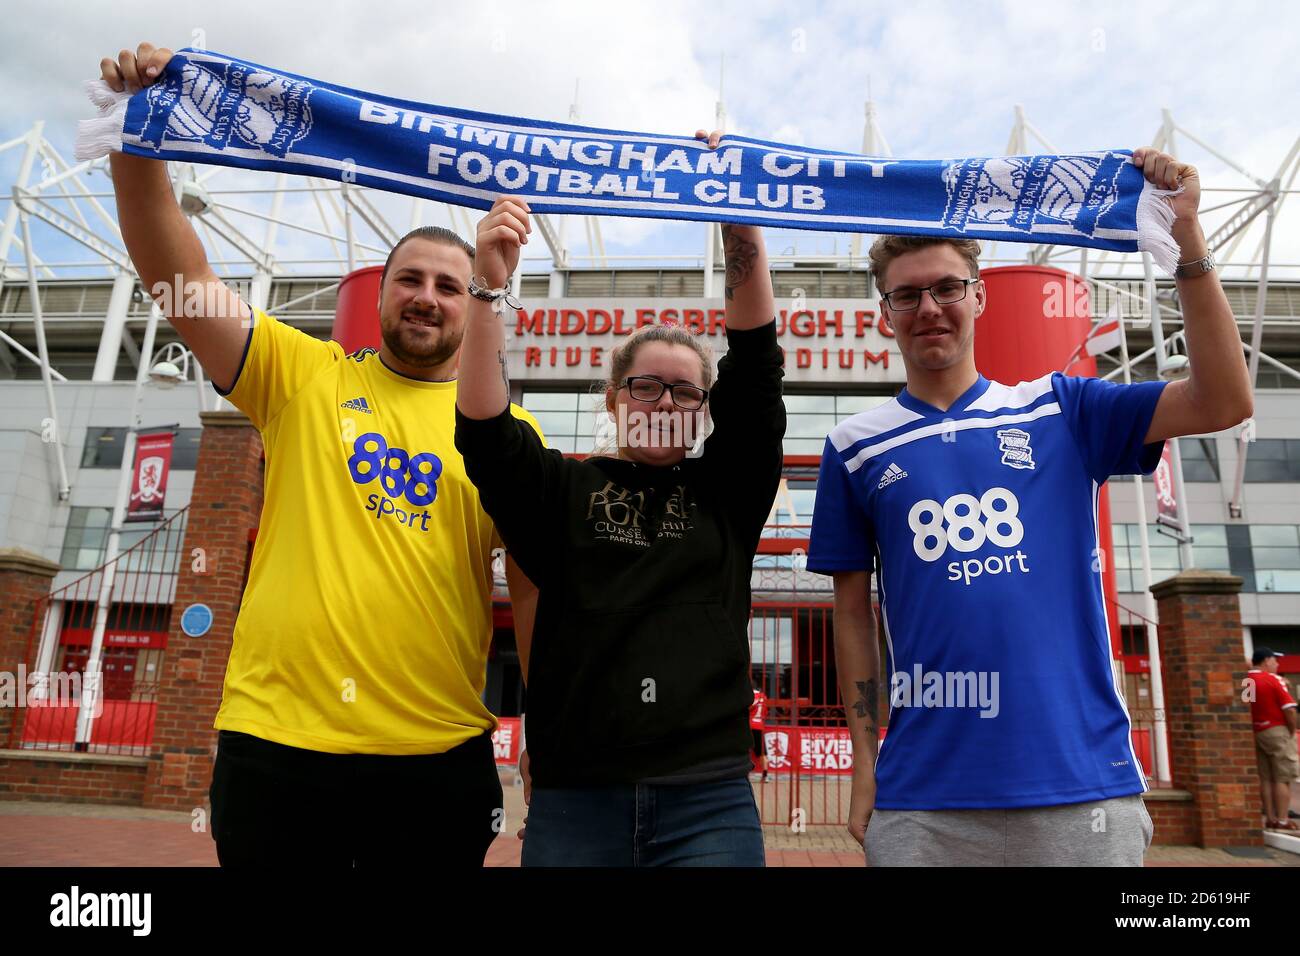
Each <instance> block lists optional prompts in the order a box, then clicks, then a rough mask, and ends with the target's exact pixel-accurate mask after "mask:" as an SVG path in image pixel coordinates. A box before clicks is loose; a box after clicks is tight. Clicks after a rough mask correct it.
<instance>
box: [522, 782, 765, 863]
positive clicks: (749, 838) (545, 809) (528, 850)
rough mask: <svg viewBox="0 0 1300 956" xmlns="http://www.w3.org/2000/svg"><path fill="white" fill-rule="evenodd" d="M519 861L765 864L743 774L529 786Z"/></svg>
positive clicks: (760, 832) (759, 828)
mask: <svg viewBox="0 0 1300 956" xmlns="http://www.w3.org/2000/svg"><path fill="white" fill-rule="evenodd" d="M521 863H522V865H524V866H764V865H766V862H765V859H764V856H763V828H762V826H761V825H760V824H759V822H758V807H757V806H756V805H755V803H754V791H753V790H752V789H751V788H750V785H749V780H748V778H746V777H737V778H735V779H734V780H719V781H716V782H714V783H700V784H684V785H680V786H669V785H662V784H625V785H618V786H608V787H583V788H581V789H554V788H541V787H534V788H533V795H532V802H531V803H530V804H529V805H528V824H527V826H526V828H525V830H524V849H523V856H522V859H521Z"/></svg>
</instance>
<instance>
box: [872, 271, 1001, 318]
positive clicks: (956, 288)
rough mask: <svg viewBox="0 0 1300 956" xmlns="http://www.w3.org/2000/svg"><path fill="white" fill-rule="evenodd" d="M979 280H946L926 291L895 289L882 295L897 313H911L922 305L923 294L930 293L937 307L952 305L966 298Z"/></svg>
mask: <svg viewBox="0 0 1300 956" xmlns="http://www.w3.org/2000/svg"><path fill="white" fill-rule="evenodd" d="M979 281H980V280H979V279H977V278H976V279H944V280H943V281H942V282H936V283H935V284H934V285H929V286H926V287H925V288H924V289H895V290H894V291H893V292H885V293H882V294H881V296H880V297H881V298H882V299H884V300H885V305H887V306H889V307H890V309H892V310H893V311H895V312H911V311H912V310H913V309H915V308H916V307H917V306H919V305H920V304H921V293H922V292H928V293H930V297H931V298H933V299H934V301H935V304H936V305H952V304H953V303H954V302H960V301H961V300H962V299H964V298H966V290H967V289H968V288H970V287H971V286H973V285H974V284H975V283H976V282H979Z"/></svg>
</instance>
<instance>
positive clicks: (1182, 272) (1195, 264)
mask: <svg viewBox="0 0 1300 956" xmlns="http://www.w3.org/2000/svg"><path fill="white" fill-rule="evenodd" d="M1213 271H1214V256H1212V255H1207V256H1205V257H1204V258H1201V259H1195V260H1193V261H1191V262H1180V263H1178V268H1176V269H1174V278H1175V279H1195V278H1196V277H1197V276H1203V275H1205V273H1207V272H1213Z"/></svg>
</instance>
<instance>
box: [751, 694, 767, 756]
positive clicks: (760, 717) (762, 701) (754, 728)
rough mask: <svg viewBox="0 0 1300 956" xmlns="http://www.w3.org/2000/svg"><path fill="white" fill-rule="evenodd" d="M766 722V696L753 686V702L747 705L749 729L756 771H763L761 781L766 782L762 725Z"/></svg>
mask: <svg viewBox="0 0 1300 956" xmlns="http://www.w3.org/2000/svg"><path fill="white" fill-rule="evenodd" d="M766 721H767V695H766V694H764V693H763V692H762V691H761V690H759V688H758V685H757V684H755V685H754V702H753V703H752V704H750V705H749V729H750V731H751V732H752V733H753V735H754V755H755V756H757V757H758V769H759V770H761V771H763V780H767V744H766V743H765V742H764V738H763V724H764V723H765V722H766Z"/></svg>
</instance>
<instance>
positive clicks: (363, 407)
mask: <svg viewBox="0 0 1300 956" xmlns="http://www.w3.org/2000/svg"><path fill="white" fill-rule="evenodd" d="M339 408H350V409H352V410H353V411H354V412H365V413H366V414H367V415H373V414H374V413H375V410H374V409H373V408H371V407H370V406H369V405H367V404H366V400H365V397H364V396H363V397H361V398H354V399H351V400H350V401H346V402H343V403H342V404H341V405H339Z"/></svg>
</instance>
